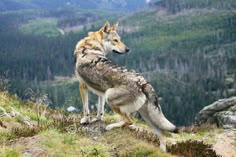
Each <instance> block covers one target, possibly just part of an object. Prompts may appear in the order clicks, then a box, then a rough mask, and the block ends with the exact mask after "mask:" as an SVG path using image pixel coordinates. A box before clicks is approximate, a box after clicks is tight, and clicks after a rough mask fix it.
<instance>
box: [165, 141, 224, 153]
mask: <svg viewBox="0 0 236 157" xmlns="http://www.w3.org/2000/svg"><path fill="white" fill-rule="evenodd" d="M167 150H168V152H170V153H171V154H174V155H179V156H184V157H221V156H220V155H217V154H216V152H215V151H214V150H213V149H212V145H209V144H204V143H203V142H202V141H192V140H188V141H184V142H178V143H177V144H174V145H171V146H169V147H167Z"/></svg>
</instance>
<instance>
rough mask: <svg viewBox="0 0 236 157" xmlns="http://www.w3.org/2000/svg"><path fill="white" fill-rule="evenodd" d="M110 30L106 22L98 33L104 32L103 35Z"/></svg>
mask: <svg viewBox="0 0 236 157" xmlns="http://www.w3.org/2000/svg"><path fill="white" fill-rule="evenodd" d="M109 28H110V23H109V22H108V21H107V22H105V24H104V25H103V26H102V28H101V29H100V31H102V32H104V33H108V31H109Z"/></svg>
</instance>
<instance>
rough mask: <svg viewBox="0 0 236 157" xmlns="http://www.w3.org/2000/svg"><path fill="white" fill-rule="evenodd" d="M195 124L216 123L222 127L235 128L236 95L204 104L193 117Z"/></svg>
mask: <svg viewBox="0 0 236 157" xmlns="http://www.w3.org/2000/svg"><path fill="white" fill-rule="evenodd" d="M195 123H196V124H197V125H202V124H216V125H217V126H219V127H223V128H236V97H231V98H227V99H220V100H218V101H216V102H214V103H212V104H210V105H208V106H205V107H204V108H203V109H202V110H201V111H200V112H199V113H198V114H197V115H196V117H195Z"/></svg>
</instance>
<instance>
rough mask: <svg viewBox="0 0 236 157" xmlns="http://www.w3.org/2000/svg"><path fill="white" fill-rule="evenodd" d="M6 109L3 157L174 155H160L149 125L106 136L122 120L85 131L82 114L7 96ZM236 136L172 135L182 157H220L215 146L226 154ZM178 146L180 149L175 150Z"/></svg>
mask: <svg viewBox="0 0 236 157" xmlns="http://www.w3.org/2000/svg"><path fill="white" fill-rule="evenodd" d="M39 99H42V98H39ZM34 101H35V100H34ZM39 102H41V103H39ZM0 107H1V108H0V111H1V112H0V113H1V120H0V155H1V156H14V157H17V156H65V155H66V156H79V157H80V156H81V157H83V156H89V157H90V156H91V157H92V156H101V157H106V156H121V157H128V156H132V157H138V156H140V157H143V156H150V157H156V156H158V157H169V156H171V154H170V153H164V152H161V151H160V149H159V147H158V145H159V144H158V140H157V138H156V136H154V134H153V132H152V131H151V130H150V128H149V127H148V126H147V125H146V124H145V123H144V122H142V121H140V120H137V119H133V120H134V121H135V122H136V125H137V126H139V130H137V131H132V130H129V129H128V128H118V129H113V130H111V131H108V132H105V131H104V128H105V126H106V125H107V124H110V123H112V122H114V121H117V120H119V117H117V116H118V115H108V114H106V118H105V122H98V123H93V124H89V125H80V124H79V120H80V116H79V115H78V114H68V113H65V112H63V111H62V110H52V109H50V108H47V105H46V104H44V103H42V101H36V103H35V102H32V100H31V101H24V102H23V101H21V100H19V99H18V98H17V97H16V96H12V95H9V94H8V92H2V91H1V92H0ZM4 110H5V111H4ZM16 113H17V115H16ZM20 117H28V120H30V121H31V122H34V123H35V124H33V125H31V124H29V123H25V121H22V119H21V118H20ZM187 130H188V131H187ZM183 131H184V132H183ZM186 131H187V132H188V133H186ZM234 134H235V132H232V131H226V132H224V131H222V130H221V129H217V128H215V127H214V126H203V127H187V128H182V131H181V132H180V133H179V134H167V136H168V138H167V146H168V150H169V151H170V152H171V153H173V154H176V155H180V156H186V157H192V156H196V155H197V154H198V156H199V155H200V156H204V154H208V155H207V156H209V157H218V156H217V155H216V153H215V152H214V151H213V150H212V147H211V144H215V143H216V144H217V145H216V148H217V149H218V150H222V147H223V145H221V144H220V143H218V142H219V141H218V139H219V140H221V142H222V138H223V137H225V135H227V136H229V137H233V136H234ZM219 135H220V136H219ZM229 137H227V139H229ZM189 139H191V141H190V140H189ZM181 141H185V142H181ZM202 141H204V142H202ZM176 142H180V143H179V144H178V143H177V144H173V143H176ZM230 142H232V139H229V141H226V142H225V143H224V144H227V145H229V146H230V147H229V148H234V147H231V146H234V143H230ZM186 144H187V145H186ZM207 144H210V145H207ZM229 148H228V149H227V150H229V151H231V152H224V154H225V155H230V154H229V153H233V151H235V150H231V149H229ZM199 150H200V151H199ZM219 152H220V153H222V152H221V151H219Z"/></svg>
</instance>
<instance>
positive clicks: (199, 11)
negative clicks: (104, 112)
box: [0, 0, 236, 125]
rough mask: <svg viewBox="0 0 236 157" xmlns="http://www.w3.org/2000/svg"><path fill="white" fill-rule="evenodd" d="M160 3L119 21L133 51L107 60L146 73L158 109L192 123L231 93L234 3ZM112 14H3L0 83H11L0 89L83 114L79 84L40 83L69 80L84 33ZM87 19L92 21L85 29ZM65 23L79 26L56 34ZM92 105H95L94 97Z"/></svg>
mask: <svg viewBox="0 0 236 157" xmlns="http://www.w3.org/2000/svg"><path fill="white" fill-rule="evenodd" d="M58 3H59V2H58ZM164 3H165V7H166V8H167V11H168V12H167V13H166V12H165V11H163V10H161V11H160V12H159V10H158V11H154V10H151V11H150V10H145V11H141V12H137V13H135V14H132V15H130V16H125V17H123V18H121V21H120V25H121V26H123V27H124V28H127V29H124V30H123V29H121V31H120V32H119V34H120V35H121V37H122V41H124V43H126V45H127V46H128V47H129V48H130V49H131V51H132V53H129V54H128V55H125V56H117V55H110V56H108V57H111V58H113V59H114V60H115V62H117V63H118V64H121V65H125V66H126V67H128V68H129V69H135V70H136V71H138V72H140V73H143V74H144V75H145V77H146V78H147V79H148V81H150V82H151V84H152V85H153V86H154V88H155V89H156V91H157V93H158V95H159V96H160V97H162V98H163V99H162V101H161V104H162V108H163V111H164V112H165V114H166V115H167V117H168V118H169V119H170V120H171V121H172V122H174V123H175V124H181V125H182V124H190V123H192V122H193V121H194V116H195V114H196V113H197V112H198V111H199V110H200V109H201V108H202V107H204V106H205V105H208V104H210V103H212V102H213V101H215V100H217V99H219V98H223V97H229V96H232V95H235V94H236V90H235V89H234V88H235V78H236V77H235V75H236V73H235V72H236V68H235V63H236V55H235V51H236V48H235V47H236V36H235V32H236V29H235V19H236V14H235V12H234V11H233V9H234V8H235V3H234V1H233V0H227V1H222V0H208V1H204V0H200V1H196V0H180V1H176V0H174V1H173V0H167V1H164ZM50 4H51V2H50ZM83 4H84V3H83ZM163 12H164V13H163ZM117 15H118V14H117V13H113V12H111V11H102V12H100V11H98V10H81V9H80V10H78V9H76V8H64V9H58V10H50V11H35V10H30V11H18V12H6V13H0V21H1V23H0V40H1V42H0V47H1V49H0V55H1V57H0V63H1V66H0V73H1V75H2V74H4V73H6V72H7V73H8V74H7V77H6V79H4V80H3V81H2V82H1V81H0V84H5V82H6V81H10V85H11V86H5V85H2V86H3V89H6V88H7V89H10V90H11V92H12V93H17V94H18V95H20V96H21V97H23V98H24V92H25V90H26V89H27V88H29V87H30V88H34V89H36V88H38V89H39V90H40V92H42V93H43V94H48V97H49V99H51V101H52V104H50V106H51V107H65V108H66V107H68V106H71V105H73V106H75V107H77V108H79V109H80V105H79V104H81V101H80V96H79V92H78V83H71V82H70V83H64V84H63V83H56V84H54V83H55V82H50V81H45V80H53V79H55V78H56V76H73V74H74V63H73V51H74V47H75V45H76V42H77V41H78V40H80V39H81V38H83V37H85V36H86V35H87V32H89V31H94V30H97V29H98V28H99V27H100V26H101V25H102V24H103V22H104V21H105V19H108V20H111V21H112V22H113V21H116V20H117ZM120 15H122V14H120ZM38 17H40V18H38ZM49 17H50V18H49ZM86 18H91V19H92V20H94V22H92V23H89V25H87V24H88V23H87V22H86ZM55 19H56V20H55ZM67 25H69V26H78V25H84V27H83V28H82V29H80V30H79V31H73V32H69V33H65V34H64V35H63V36H62V35H59V34H58V33H59V32H58V30H57V29H58V26H59V27H61V28H65V27H66V26H67ZM18 28H20V30H19V29H18ZM22 30H23V32H25V33H22ZM127 30H130V31H127ZM45 35H46V36H45ZM0 80H1V79H0ZM227 80H233V81H231V82H230V83H229V82H228V81H227ZM4 81H5V82H4ZM42 81H45V82H43V83H42ZM7 83H9V82H7ZM91 102H92V104H93V103H94V102H96V98H95V97H93V98H92V101H91ZM183 113H186V114H184V115H183ZM30 116H31V118H33V117H34V119H36V117H35V116H34V115H30Z"/></svg>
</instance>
